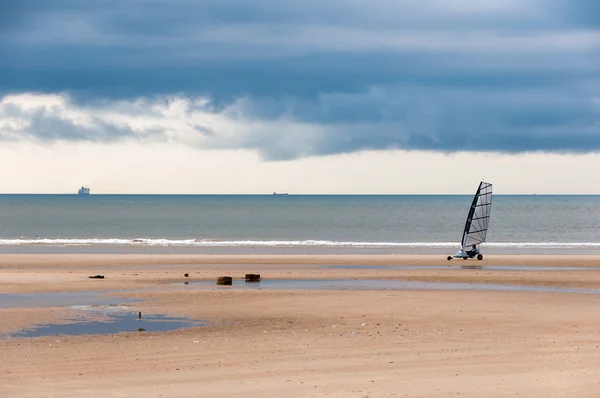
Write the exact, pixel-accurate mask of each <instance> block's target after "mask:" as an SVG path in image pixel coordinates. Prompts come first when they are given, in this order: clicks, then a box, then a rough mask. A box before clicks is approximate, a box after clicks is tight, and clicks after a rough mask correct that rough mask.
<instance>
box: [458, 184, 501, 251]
mask: <svg viewBox="0 0 600 398" xmlns="http://www.w3.org/2000/svg"><path fill="white" fill-rule="evenodd" d="M491 210H492V184H490V183H487V182H485V181H481V182H480V183H479V187H478V188H477V192H476V193H475V196H474V197H473V203H472V204H471V208H470V209H469V214H468V215H467V222H466V224H465V230H464V232H463V237H462V243H461V244H462V247H461V249H460V250H459V251H458V253H456V254H455V255H454V256H448V261H450V260H452V259H453V258H462V259H463V260H467V259H469V258H474V257H477V260H483V254H481V253H479V248H478V245H479V244H480V243H483V242H485V239H486V236H487V230H488V224H489V222H490V212H491Z"/></svg>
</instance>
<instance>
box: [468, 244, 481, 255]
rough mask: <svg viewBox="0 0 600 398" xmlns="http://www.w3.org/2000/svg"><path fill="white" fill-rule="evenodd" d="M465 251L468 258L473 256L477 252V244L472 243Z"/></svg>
mask: <svg viewBox="0 0 600 398" xmlns="http://www.w3.org/2000/svg"><path fill="white" fill-rule="evenodd" d="M465 253H466V254H467V255H468V256H469V258H473V257H475V256H476V255H478V254H479V249H478V248H477V245H473V246H472V248H471V250H467V251H466V252H465Z"/></svg>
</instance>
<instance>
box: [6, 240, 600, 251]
mask: <svg viewBox="0 0 600 398" xmlns="http://www.w3.org/2000/svg"><path fill="white" fill-rule="evenodd" d="M459 245H460V244H459V243H457V242H351V241H330V240H211V239H164V238H163V239H155V238H135V239H123V238H94V239H63V238H60V239H48V238H37V239H26V238H16V239H0V246H162V247H168V246H173V247H359V248H360V247H363V248H369V247H370V248H393V247H399V248H401V247H407V248H411V247H415V248H419V247H421V248H422V247H430V248H436V247H437V248H446V247H457V246H459ZM483 246H484V247H494V248H541V249H547V248H557V249H561V248H585V247H587V248H594V247H598V248H600V242H490V243H484V244H483Z"/></svg>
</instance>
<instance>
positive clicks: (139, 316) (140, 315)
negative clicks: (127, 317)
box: [138, 311, 142, 319]
mask: <svg viewBox="0 0 600 398" xmlns="http://www.w3.org/2000/svg"><path fill="white" fill-rule="evenodd" d="M138 319H142V312H141V311H140V312H138Z"/></svg>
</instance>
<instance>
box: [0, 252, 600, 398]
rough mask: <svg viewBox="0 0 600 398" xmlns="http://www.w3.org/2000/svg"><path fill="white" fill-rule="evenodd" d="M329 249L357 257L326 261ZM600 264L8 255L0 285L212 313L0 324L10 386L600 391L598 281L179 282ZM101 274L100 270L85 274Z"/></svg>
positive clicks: (35, 317)
mask: <svg viewBox="0 0 600 398" xmlns="http://www.w3.org/2000/svg"><path fill="white" fill-rule="evenodd" d="M334 264H337V265H349V267H344V268H328V267H325V266H326V265H334ZM352 265H362V266H364V265H374V266H375V265H390V266H424V265H431V266H443V267H445V269H439V268H436V269H426V268H425V269H418V268H415V269H408V270H407V269H400V270H399V269H387V268H385V267H377V268H373V269H366V268H365V267H358V268H352V267H351V266H352ZM464 265H484V266H485V265H487V266H490V265H502V266H505V265H518V266H521V265H523V266H532V267H535V266H549V267H552V266H555V267H585V268H589V270H577V271H568V270H561V271H533V270H532V271H527V270H519V271H506V270H503V271H499V270H478V269H463V268H461V266H464ZM598 267H600V256H500V255H493V256H492V255H490V256H486V258H485V259H484V260H483V261H474V260H469V261H463V260H453V261H451V262H448V261H446V259H445V258H444V256H393V255H383V256H368V255H362V256H201V255H187V256H186V255H172V256H169V255H164V256H160V255H148V256H144V255H22V256H19V255H2V256H0V294H8V293H10V294H19V293H35V292H73V291H79V292H84V291H98V290H100V291H102V290H111V291H112V290H127V292H115V293H111V294H115V295H118V296H119V297H126V298H136V299H140V300H141V301H138V302H135V303H129V304H128V305H129V306H131V308H132V310H134V311H142V313H144V314H159V313H162V314H168V315H171V316H189V317H194V318H196V319H203V320H207V321H208V322H209V323H210V325H209V326H206V327H198V328H190V329H183V330H178V331H170V332H161V333H147V332H139V333H138V332H133V333H121V334H117V335H83V336H60V337H57V336H48V337H39V338H28V339H13V338H4V339H0V396H2V397H13V396H14V397H40V396H43V397H55V396H57V397H58V396H60V397H64V396H72V397H82V396H131V397H138V396H148V397H158V396H163V397H196V396H202V397H217V396H227V397H237V396H239V397H279V396H281V397H284V396H285V397H300V396H305V397H383V396H385V397H388V396H398V397H450V396H452V397H454V396H462V397H482V396H485V397H507V396H518V395H520V396H528V397H535V396H540V397H549V396H552V397H594V396H600V348H599V346H600V332H599V330H600V318H599V317H598V308H600V295H592V294H578V293H546V292H518V291H461V290H447V291H437V290H407V291H405V290H318V291H315V290H257V289H235V288H233V289H232V288H219V289H216V290H215V289H202V288H198V287H196V286H192V285H189V286H183V282H184V281H190V282H193V281H202V280H214V279H215V278H216V277H217V276H222V275H230V276H233V277H236V278H240V277H243V275H244V274H245V273H260V274H261V277H262V278H263V279H266V278H268V279H349V278H358V279H394V280H407V281H411V280H412V281H435V282H468V283H495V284H518V285H530V286H557V287H560V286H563V287H576V288H600V271H598V270H597V269H594V268H598ZM184 273H189V274H190V277H189V278H184V277H183V274H184ZM95 274H102V275H105V279H101V280H94V279H88V276H89V275H95ZM0 300H1V298H0ZM68 313H69V308H68V307H47V308H39V307H33V308H5V309H1V308H0V316H1V319H2V324H1V331H2V332H3V333H9V332H11V331H17V330H19V329H22V328H25V327H31V326H33V325H35V324H36V323H47V322H51V321H56V322H64V319H65V317H66V316H67V315H68Z"/></svg>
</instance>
